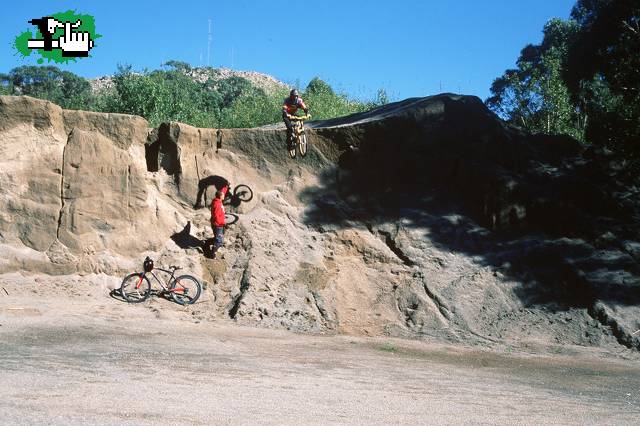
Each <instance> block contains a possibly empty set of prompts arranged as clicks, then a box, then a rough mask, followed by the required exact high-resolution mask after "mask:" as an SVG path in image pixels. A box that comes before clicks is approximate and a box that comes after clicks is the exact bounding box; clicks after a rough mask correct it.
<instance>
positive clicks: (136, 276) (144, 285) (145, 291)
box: [120, 272, 151, 303]
mask: <svg viewBox="0 0 640 426" xmlns="http://www.w3.org/2000/svg"><path fill="white" fill-rule="evenodd" d="M120 294H121V295H122V297H123V298H124V300H126V301H127V302H129V303H141V302H144V301H145V300H147V298H149V295H150V294H151V282H149V279H148V278H147V277H146V276H145V275H144V274H143V273H141V272H136V273H133V274H129V275H127V276H126V277H125V278H124V280H122V285H120Z"/></svg>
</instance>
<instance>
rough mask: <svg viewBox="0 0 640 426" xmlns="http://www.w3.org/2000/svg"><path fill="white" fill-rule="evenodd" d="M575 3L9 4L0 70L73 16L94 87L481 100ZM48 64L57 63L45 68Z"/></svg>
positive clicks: (2, 21) (222, 0)
mask: <svg viewBox="0 0 640 426" xmlns="http://www.w3.org/2000/svg"><path fill="white" fill-rule="evenodd" d="M574 4H575V0H537V1H513V0H485V1H479V0H458V1H447V0H439V1H435V0H422V1H418V0H394V1H372V0H370V1H366V0H342V1H337V0H336V1H334V0H316V1H308V0H307V1H280V0H269V1H267V0H254V1H249V0H233V1H231V0H217V1H216V0H211V1H200V0H196V1H188V0H183V1H179V2H176V1H171V2H158V1H154V2H152V1H133V0H131V1H122V0H112V1H109V2H98V1H94V2H87V1H55V0H54V1H51V0H50V1H32V0H22V1H14V2H11V3H7V4H5V5H3V11H2V14H0V56H1V57H2V60H1V61H0V72H8V71H9V70H11V69H12V68H14V67H17V66H20V65H36V58H35V55H31V56H30V57H27V58H24V59H23V58H21V57H20V56H19V55H17V54H16V52H15V51H14V49H13V47H12V46H13V40H14V38H15V37H16V36H17V35H18V34H20V33H21V32H23V31H25V30H29V29H35V27H32V26H31V25H30V24H29V23H27V21H28V20H30V19H32V18H38V17H41V16H46V15H49V14H52V13H57V12H62V11H65V10H68V9H75V10H76V11H77V12H79V13H83V14H90V15H93V16H94V17H95V22H96V31H97V32H98V33H100V34H102V35H103V37H102V38H100V39H98V41H97V42H96V47H95V48H94V49H93V50H92V51H91V54H92V57H91V58H86V59H81V60H79V61H77V62H76V63H71V64H70V65H68V66H62V65H58V66H59V67H60V68H63V69H66V70H69V71H72V72H74V73H76V74H78V75H81V76H84V77H88V78H93V77H97V76H101V75H107V74H113V73H114V72H115V71H116V70H117V65H118V64H131V65H132V66H133V67H134V69H138V70H140V69H143V68H149V69H156V68H159V67H160V65H161V64H162V63H164V62H166V61H167V60H170V59H176V60H180V61H185V62H188V63H190V64H191V65H192V66H200V65H206V64H207V33H208V19H211V20H212V26H213V42H212V49H211V59H210V64H211V65H212V66H216V67H218V66H225V67H233V68H234V69H239V70H249V71H259V72H263V73H266V74H270V75H273V76H274V77H276V78H278V79H279V80H282V81H284V82H286V83H289V84H291V85H298V86H300V87H301V88H304V87H305V86H306V84H307V83H308V82H309V80H311V78H313V77H314V76H319V77H320V78H322V79H323V80H325V81H327V82H329V83H330V84H331V85H332V86H333V87H334V88H335V89H337V90H338V91H342V92H345V93H347V94H348V95H350V96H351V97H354V98H359V99H368V98H372V97H373V96H375V93H376V92H377V90H378V89H380V88H383V89H385V90H386V91H387V93H388V94H389V95H390V96H391V98H392V99H393V100H399V99H404V98H408V97H414V96H428V95H433V94H436V93H440V92H443V91H446V92H456V93H464V94H470V95H476V96H479V97H481V98H482V99H485V98H486V97H487V96H488V95H489V87H490V86H491V82H492V81H493V79H494V78H496V77H498V76H499V75H500V74H502V72H503V71H504V70H505V69H507V68H511V67H514V65H515V61H516V59H517V57H518V55H519V52H520V50H521V49H522V48H523V47H524V46H525V45H526V44H528V43H538V42H540V40H541V38H542V28H543V26H544V24H545V22H547V21H548V20H549V19H551V18H553V17H560V18H563V19H566V18H567V17H568V16H569V13H570V11H571V7H572V6H573V5H574ZM51 65H56V64H54V63H51Z"/></svg>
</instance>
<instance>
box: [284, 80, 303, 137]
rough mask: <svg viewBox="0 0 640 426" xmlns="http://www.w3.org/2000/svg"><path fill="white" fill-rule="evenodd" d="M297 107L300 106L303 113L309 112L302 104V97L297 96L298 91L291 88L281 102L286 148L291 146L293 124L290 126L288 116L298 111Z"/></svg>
mask: <svg viewBox="0 0 640 426" xmlns="http://www.w3.org/2000/svg"><path fill="white" fill-rule="evenodd" d="M298 108H302V110H303V111H304V113H305V114H308V113H309V108H307V106H306V105H305V104H304V101H303V100H302V98H301V97H300V96H298V91H297V90H296V89H293V90H291V92H290V93H289V97H288V98H285V99H284V103H283V104H282V120H283V121H284V124H285V126H287V149H291V148H293V126H291V120H290V118H291V116H292V115H295V113H296V112H298Z"/></svg>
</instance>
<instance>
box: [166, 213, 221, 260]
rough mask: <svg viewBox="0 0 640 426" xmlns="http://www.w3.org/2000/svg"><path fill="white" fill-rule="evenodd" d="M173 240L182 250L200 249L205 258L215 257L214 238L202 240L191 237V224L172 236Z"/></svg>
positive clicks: (188, 223)
mask: <svg viewBox="0 0 640 426" xmlns="http://www.w3.org/2000/svg"><path fill="white" fill-rule="evenodd" d="M171 239H172V240H173V242H174V243H176V244H177V246H178V247H180V248H181V249H185V250H186V249H190V248H195V249H200V250H201V251H202V253H203V254H204V256H205V257H207V258H212V257H213V251H212V246H213V238H208V239H206V240H201V239H199V238H196V237H194V236H193V235H191V222H187V224H186V225H185V226H184V228H182V230H181V231H180V232H176V233H175V234H173V235H172V236H171Z"/></svg>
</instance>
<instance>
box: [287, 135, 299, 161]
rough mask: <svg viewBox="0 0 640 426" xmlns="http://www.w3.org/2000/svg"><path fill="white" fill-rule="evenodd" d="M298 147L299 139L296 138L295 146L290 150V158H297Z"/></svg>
mask: <svg viewBox="0 0 640 426" xmlns="http://www.w3.org/2000/svg"><path fill="white" fill-rule="evenodd" d="M296 146H298V138H297V137H296V139H295V141H294V142H293V146H292V147H291V149H289V157H291V158H296Z"/></svg>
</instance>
